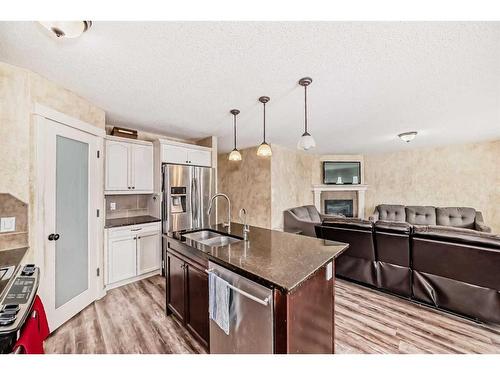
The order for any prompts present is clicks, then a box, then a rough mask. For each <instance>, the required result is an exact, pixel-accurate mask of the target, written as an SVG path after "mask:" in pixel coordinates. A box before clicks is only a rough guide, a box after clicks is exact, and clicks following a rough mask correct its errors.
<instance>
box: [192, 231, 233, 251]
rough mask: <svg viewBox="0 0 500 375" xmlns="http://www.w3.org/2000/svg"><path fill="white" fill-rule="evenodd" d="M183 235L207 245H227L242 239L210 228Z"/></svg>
mask: <svg viewBox="0 0 500 375" xmlns="http://www.w3.org/2000/svg"><path fill="white" fill-rule="evenodd" d="M183 237H184V238H187V239H190V240H192V241H195V242H198V243H200V244H202V245H205V246H209V247H221V246H227V245H230V244H232V243H235V242H240V241H243V239H242V238H239V237H235V236H230V235H227V234H225V233H219V232H215V231H213V230H210V229H202V230H200V231H196V232H190V233H186V234H184V235H183Z"/></svg>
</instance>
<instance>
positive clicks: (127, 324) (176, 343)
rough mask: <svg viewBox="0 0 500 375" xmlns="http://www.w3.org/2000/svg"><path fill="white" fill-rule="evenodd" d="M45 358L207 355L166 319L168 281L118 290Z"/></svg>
mask: <svg viewBox="0 0 500 375" xmlns="http://www.w3.org/2000/svg"><path fill="white" fill-rule="evenodd" d="M45 352H46V353H61V354H62V353H78V354H79V353H89V354H90V353H96V354H98V353H109V354H121V353H130V354H135V353H147V354H157V353H178V354H184V353H206V351H205V349H204V348H203V347H202V346H200V345H199V344H198V342H197V341H196V340H194V338H192V337H191V335H190V334H189V333H188V332H187V331H186V329H185V328H184V327H183V326H182V325H181V324H180V323H179V322H178V321H177V320H176V319H174V318H173V316H168V317H167V316H165V279H164V278H163V277H161V276H153V277H150V278H148V279H145V280H140V281H137V282H135V283H132V284H128V285H125V286H122V287H120V288H116V289H113V290H111V291H109V292H108V293H107V295H106V296H105V297H104V298H102V299H101V300H99V301H96V302H94V303H92V304H91V305H90V306H88V307H87V308H86V309H85V310H83V311H82V312H80V313H79V314H78V315H76V316H75V317H73V318H72V319H71V320H70V321H68V322H66V323H65V324H64V325H62V326H61V327H59V329H57V330H56V331H55V332H54V333H53V334H52V335H51V336H50V337H49V338H48V339H47V340H46V341H45Z"/></svg>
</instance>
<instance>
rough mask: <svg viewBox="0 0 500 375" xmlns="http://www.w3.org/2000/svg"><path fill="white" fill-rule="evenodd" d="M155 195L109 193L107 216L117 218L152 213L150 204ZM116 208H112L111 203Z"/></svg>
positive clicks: (107, 197)
mask: <svg viewBox="0 0 500 375" xmlns="http://www.w3.org/2000/svg"><path fill="white" fill-rule="evenodd" d="M152 199H153V196H152V195H151V194H146V195H107V196H106V199H105V200H106V218H107V219H115V218H119V217H132V216H141V215H150V212H149V206H150V204H151V201H152ZM112 203H114V204H115V205H116V208H115V209H114V210H111V204H112Z"/></svg>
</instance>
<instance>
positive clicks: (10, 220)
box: [0, 217, 16, 233]
mask: <svg viewBox="0 0 500 375" xmlns="http://www.w3.org/2000/svg"><path fill="white" fill-rule="evenodd" d="M15 230H16V218H15V217H2V218H0V233H4V232H14V231H15Z"/></svg>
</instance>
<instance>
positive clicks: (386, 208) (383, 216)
mask: <svg viewBox="0 0 500 375" xmlns="http://www.w3.org/2000/svg"><path fill="white" fill-rule="evenodd" d="M377 211H378V214H379V216H378V219H379V220H384V221H406V214H405V206H403V205H400V204H380V205H378V206H377Z"/></svg>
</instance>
